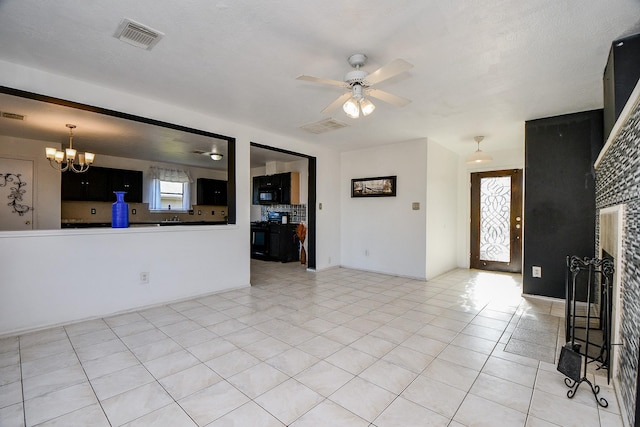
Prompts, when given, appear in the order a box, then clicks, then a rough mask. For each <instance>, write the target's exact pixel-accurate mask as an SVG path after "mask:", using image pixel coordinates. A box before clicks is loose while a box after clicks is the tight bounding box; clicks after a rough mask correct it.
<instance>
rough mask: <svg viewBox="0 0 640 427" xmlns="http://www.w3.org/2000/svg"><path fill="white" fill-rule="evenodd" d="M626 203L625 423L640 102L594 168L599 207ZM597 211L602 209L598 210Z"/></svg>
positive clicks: (635, 299) (636, 338) (636, 287)
mask: <svg viewBox="0 0 640 427" xmlns="http://www.w3.org/2000/svg"><path fill="white" fill-rule="evenodd" d="M620 204H623V205H624V220H623V224H624V226H623V236H624V237H623V240H622V259H621V260H620V261H621V263H622V268H621V271H617V272H616V274H617V275H618V277H619V279H620V282H621V286H622V289H623V291H622V313H621V316H622V323H621V326H622V328H621V334H622V346H619V347H618V350H619V351H620V364H619V368H618V374H617V377H616V378H615V380H616V386H617V388H618V390H619V392H620V395H621V397H622V400H623V406H624V413H623V414H622V416H623V417H624V418H625V419H626V420H627V425H638V424H640V408H636V404H637V403H636V402H637V400H636V399H637V395H638V392H639V391H640V389H639V388H638V386H637V385H636V381H637V378H638V364H639V363H640V351H639V350H638V345H639V344H640V107H639V105H636V106H635V109H634V111H633V112H632V114H631V117H630V118H629V120H628V121H627V122H626V124H625V125H624V126H623V128H622V131H621V132H620V133H619V134H618V136H617V138H616V139H615V141H614V142H613V144H612V145H611V146H610V148H609V149H608V150H607V152H606V153H605V155H604V157H603V158H602V160H601V162H600V164H599V165H598V168H597V170H596V207H597V209H598V212H599V211H600V210H601V209H603V208H606V207H610V206H616V205H620ZM598 215H599V214H598Z"/></svg>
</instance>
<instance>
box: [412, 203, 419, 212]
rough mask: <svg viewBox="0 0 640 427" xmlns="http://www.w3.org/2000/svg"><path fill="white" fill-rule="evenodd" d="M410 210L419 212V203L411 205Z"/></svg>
mask: <svg viewBox="0 0 640 427" xmlns="http://www.w3.org/2000/svg"><path fill="white" fill-rule="evenodd" d="M411 209H413V210H414V211H419V210H420V202H413V203H411Z"/></svg>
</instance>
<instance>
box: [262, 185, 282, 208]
mask: <svg viewBox="0 0 640 427" xmlns="http://www.w3.org/2000/svg"><path fill="white" fill-rule="evenodd" d="M279 202H280V197H279V194H278V190H277V189H276V188H271V187H266V188H260V189H259V190H258V203H260V204H261V205H272V204H275V203H279Z"/></svg>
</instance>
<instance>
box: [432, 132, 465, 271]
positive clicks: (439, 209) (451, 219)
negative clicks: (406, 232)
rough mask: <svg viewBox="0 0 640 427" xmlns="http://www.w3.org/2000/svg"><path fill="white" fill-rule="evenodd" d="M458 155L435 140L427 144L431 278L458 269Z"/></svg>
mask: <svg viewBox="0 0 640 427" xmlns="http://www.w3.org/2000/svg"><path fill="white" fill-rule="evenodd" d="M457 167H458V155H457V154H455V153H454V152H452V151H450V150H448V149H446V148H444V147H443V146H442V145H440V144H437V143H436V142H434V141H429V142H428V145H427V166H426V168H427V202H426V206H425V207H424V209H426V210H427V231H426V236H427V242H426V246H427V249H426V260H427V261H426V263H427V264H426V265H427V272H426V277H427V279H431V278H433V277H436V276H439V275H440V274H442V273H445V272H447V271H449V270H452V269H454V268H456V266H457V249H458V248H457V242H458V240H457V235H458V227H457V221H456V216H455V215H453V213H454V212H457V211H458V197H457V188H458V173H457Z"/></svg>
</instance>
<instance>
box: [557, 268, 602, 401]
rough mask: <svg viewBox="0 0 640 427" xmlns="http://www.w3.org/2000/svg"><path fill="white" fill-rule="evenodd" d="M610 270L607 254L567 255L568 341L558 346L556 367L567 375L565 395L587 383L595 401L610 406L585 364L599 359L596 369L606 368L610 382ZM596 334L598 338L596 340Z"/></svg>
mask: <svg viewBox="0 0 640 427" xmlns="http://www.w3.org/2000/svg"><path fill="white" fill-rule="evenodd" d="M613 271H614V269H613V259H611V258H608V257H605V258H603V259H600V258H579V257H577V256H570V257H567V280H566V301H565V337H566V339H567V344H566V345H565V346H564V347H563V348H562V349H561V352H560V359H559V361H558V371H560V372H562V373H563V374H564V375H565V376H566V378H565V379H564V383H565V385H566V386H567V387H569V391H567V397H568V398H569V399H571V398H573V397H574V396H575V395H576V392H577V391H578V387H580V384H582V383H587V384H589V387H591V391H592V392H593V396H594V397H595V399H596V402H597V403H598V405H600V406H602V407H603V408H606V407H607V406H609V402H607V400H606V399H605V398H604V397H598V394H599V393H600V386H598V385H594V384H593V383H592V382H591V381H589V379H588V378H587V364H588V363H591V362H597V363H599V366H598V368H597V369H606V370H607V383H609V381H610V379H611V378H610V375H611V374H610V370H609V361H610V354H611V292H612V289H613V288H612V286H613V283H612V282H613ZM576 331H577V332H576ZM598 337H601V339H599V340H598V341H595V339H597V338H598ZM596 353H597V354H596ZM583 358H584V364H583V363H582V359H583Z"/></svg>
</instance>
